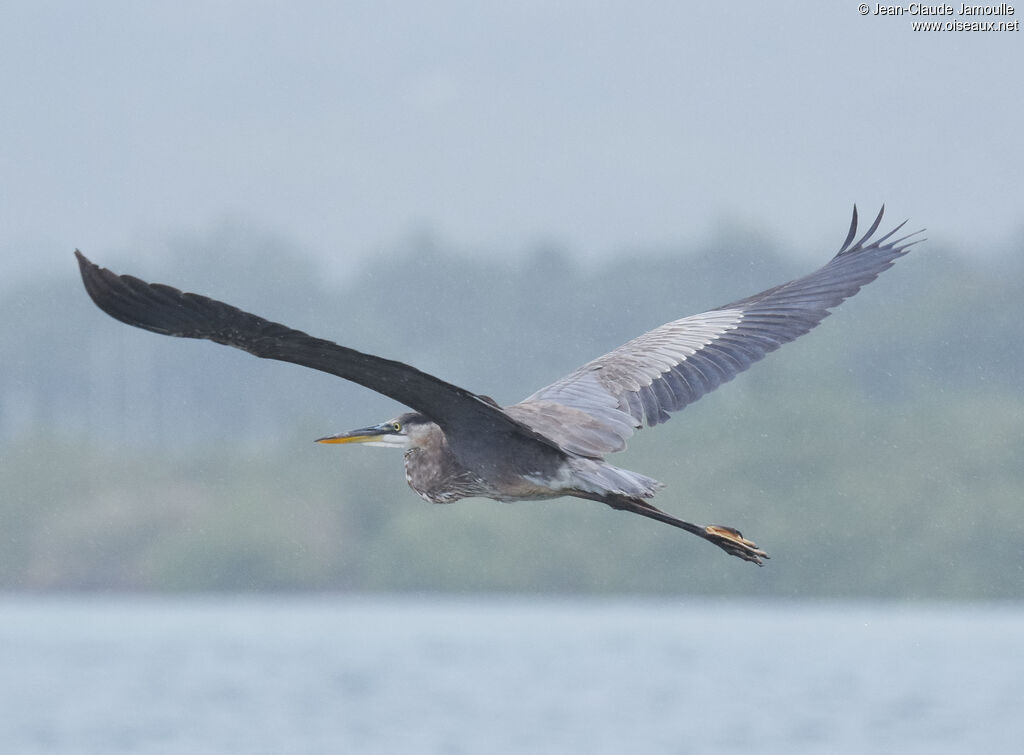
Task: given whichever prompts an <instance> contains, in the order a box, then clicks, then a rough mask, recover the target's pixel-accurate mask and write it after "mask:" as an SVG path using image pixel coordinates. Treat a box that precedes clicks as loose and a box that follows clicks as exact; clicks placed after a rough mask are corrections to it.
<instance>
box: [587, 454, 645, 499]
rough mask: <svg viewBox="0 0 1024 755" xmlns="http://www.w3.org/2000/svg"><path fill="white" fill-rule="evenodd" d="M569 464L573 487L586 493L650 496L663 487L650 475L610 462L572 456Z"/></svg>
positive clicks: (631, 496)
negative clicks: (615, 465) (613, 464)
mask: <svg viewBox="0 0 1024 755" xmlns="http://www.w3.org/2000/svg"><path fill="white" fill-rule="evenodd" d="M570 465H571V467H572V472H573V478H574V487H575V488H577V489H578V490H582V491H586V492H588V493H595V494H597V495H608V494H613V495H621V496H627V497H629V498H651V497H652V496H653V495H654V494H655V493H657V492H658V490H659V489H661V488H663V487H665V486H664V484H662V483H660V482H658V481H657V480H655V479H653V478H651V477H647V476H646V475H642V474H640V473H638V472H631V471H630V470H628V469H621V468H620V467H613V466H612V465H611V464H606V463H605V462H603V461H599V460H597V459H588V458H583V457H579V458H574V459H572V461H571V462H570Z"/></svg>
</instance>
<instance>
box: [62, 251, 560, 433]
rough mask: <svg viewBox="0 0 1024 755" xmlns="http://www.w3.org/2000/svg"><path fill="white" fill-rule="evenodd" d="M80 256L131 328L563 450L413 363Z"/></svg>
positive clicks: (460, 428)
mask: <svg viewBox="0 0 1024 755" xmlns="http://www.w3.org/2000/svg"><path fill="white" fill-rule="evenodd" d="M75 256H76V257H78V265H79V269H80V270H81V273H82V282H83V283H84V284H85V290H86V291H87V292H88V293H89V296H90V297H91V298H92V300H93V301H94V302H95V303H96V306H98V307H99V308H100V309H102V310H103V311H104V312H106V313H107V314H108V315H110V316H111V317H113V318H115V319H118V320H120V321H121V322H124V323H127V324H128V325H134V326H135V327H137V328H142V329H144V330H150V331H152V332H154V333H161V334H163V335H168V336H179V337H182V338H201V339H207V340H210V341H214V342H216V343H220V344H224V345H226V346H234V347H235V348H237V349H242V350H243V351H247V352H249V353H250V354H253V355H255V356H258V357H261V358H263V359H277V360H280V361H283V362H292V363H294V364H298V365H302V366H303V367H311V368H313V369H315V370H321V371H322V372H328V373H330V374H332V375H337V376H338V377H341V378H345V379H346V380H351V381H352V382H354V383H359V384H360V385H363V386H366V387H367V388H370V389H372V390H374V391H377V392H378V393H382V394H384V395H385V396H389V397H391V398H393V399H395V400H396V401H398V402H400V403H402V404H405V405H406V406H408V407H411V408H413V409H415V410H416V411H418V412H422V413H423V414H424V415H426V416H427V417H429V418H430V419H431V420H433V421H434V422H436V423H437V424H438V425H440V426H441V427H443V428H444V429H445V430H446V431H448V432H449V435H450V436H458V437H461V438H477V439H482V438H484V437H485V436H486V435H488V434H491V433H497V434H502V435H505V436H506V437H507V436H509V435H512V436H516V437H518V438H521V439H528V440H533V441H540V442H542V443H543V444H544V445H546V446H549V447H555V448H557V446H555V444H554V443H553V442H552V441H551V440H549V439H547V438H545V437H543V436H542V435H539V434H538V433H537V432H536V431H534V430H533V429H531V428H530V427H527V426H525V425H523V424H522V423H520V422H519V421H517V420H515V419H513V418H512V417H511V416H509V415H507V414H505V412H504V411H502V410H501V409H500V408H498V407H497V406H495V405H494V404H493V402H489V401H487V400H485V399H484V398H482V397H480V396H477V395H476V394H474V393H471V392H470V391H467V390H465V389H464V388H459V387H458V386H456V385H452V384H451V383H446V382H445V381H443V380H440V379H439V378H436V377H434V376H433V375H428V374H427V373H425V372H421V371H420V370H417V369H416V368H415V367H410V366H409V365H407V364H403V363H402V362H396V361H394V360H391V359H383V358H382V357H377V356H373V355H371V354H364V353H362V352H359V351H356V350H355V349H349V348H346V347H344V346H339V345H338V344H336V343H332V342H331V341H325V340H323V339H321V338H314V337H313V336H310V335H307V334H306V333H303V332H302V331H299V330H293V329H292V328H289V327H286V326H284V325H281V324H279V323H276V322H271V321H269V320H264V319H263V318H262V317H258V316H256V315H253V314H250V313H248V312H243V311H242V310H240V309H237V308H236V307H232V306H231V305H230V304H225V303H224V302H220V301H217V300H215V299H209V298H207V297H205V296H200V295H198V294H191V293H183V292H181V291H179V290H178V289H176V288H172V287H171V286H165V285H163V284H160V283H146V282H145V281H143V280H139V279H138V278H134V277H132V276H130V275H117V274H115V273H112V272H111V271H110V270H107V269H106V268H101V267H99V266H98V265H96V264H94V263H92V262H90V261H89V260H88V259H86V257H85V255H83V254H82V253H81V252H79V251H77V250H76V251H75Z"/></svg>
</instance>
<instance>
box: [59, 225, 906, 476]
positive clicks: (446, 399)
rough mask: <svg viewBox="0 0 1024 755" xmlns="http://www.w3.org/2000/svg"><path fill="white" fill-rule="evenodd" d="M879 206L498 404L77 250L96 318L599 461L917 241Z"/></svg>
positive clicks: (803, 325)
mask: <svg viewBox="0 0 1024 755" xmlns="http://www.w3.org/2000/svg"><path fill="white" fill-rule="evenodd" d="M884 209H885V208H884V207H883V208H882V211H880V212H879V213H878V217H876V218H875V221H874V223H872V224H871V227H870V228H869V229H868V231H867V233H865V234H864V235H863V236H862V237H861V238H860V239H859V240H857V241H856V242H854V241H853V240H854V238H855V237H856V235H857V209H856V207H855V208H854V210H853V220H852V222H851V223H850V230H849V233H848V234H847V236H846V240H845V241H844V242H843V245H842V248H841V249H840V250H839V253H838V254H837V255H836V256H835V257H833V258H832V260H831V261H830V262H829V263H828V264H826V265H825V266H824V267H822V268H821V269H820V270H818V271H817V272H814V273H811V274H810V275H808V276H805V277H803V278H798V279H797V280H793V281H790V282H789V283H785V284H783V285H781V286H776V287H775V288H770V289H768V290H767V291H762V292H761V293H759V294H756V295H755V296H751V297H748V298H746V299H740V300H739V301H735V302H733V303H731V304H726V305H725V306H723V307H719V308H717V309H713V310H710V311H708V312H704V313H702V314H698V315H692V316H691V317H685V318H683V319H681V320H676V321H674V322H670V323H666V324H665V325H662V326H661V327H658V328H655V329H654V330H652V331H650V332H648V333H645V334H644V335H642V336H639V337H638V338H634V339H633V340H632V341H629V342H628V343H626V344H624V345H623V346H620V347H619V348H617V349H615V350H614V351H611V352H609V353H608V354H605V355H604V356H602V357H599V358H597V359H595V360H593V361H592V362H589V363H587V364H585V365H583V366H582V367H580V368H579V369H577V370H576V371H575V372H572V373H570V374H569V375H567V376H565V377H564V378H562V379H561V380H558V381H556V382H555V383H552V384H551V385H549V386H547V387H545V388H542V389H541V390H539V391H537V392H536V393H534V394H533V395H532V396H530V397H529V398H527V399H525V400H524V401H522V402H520V403H519V404H516V405H514V406H510V407H506V408H505V409H500V408H498V407H497V406H495V405H494V404H493V402H488V401H487V400H485V399H483V398H482V397H480V396H477V395H476V394H473V393H470V392H469V391H467V390H465V389H463V388H459V387H458V386H455V385H452V384H450V383H446V382H444V381H443V380H440V379H438V378H436V377H433V376H432V375H428V374H426V373H425V372H421V371H420V370H417V369H416V368H414V367H410V366H409V365H407V364H403V363H402V362H396V361H393V360H390V359H383V358H381V357H377V356H372V355H370V354H364V353H362V352H359V351H355V350H354V349H349V348H346V347H344V346H339V345H338V344H336V343H332V342H330V341H325V340H323V339H320V338H314V337H312V336H310V335H307V334H306V333H303V332H301V331H298V330H293V329H291V328H288V327H286V326H284V325H280V324H278V323H275V322H270V321H269V320H264V319H263V318H261V317H257V316H256V315H253V314H250V313H248V312H243V311H242V310H240V309H236V308H235V307H232V306H230V305H228V304H224V303H223V302H219V301H216V300H215V299H209V298H207V297H205V296H199V295H198V294H190V293H182V292H181V291H179V290H178V289H176V288H172V287H170V286H165V285H162V284H159V283H146V282H145V281H142V280H139V279H138V278H134V277H132V276H129V275H121V276H119V275H116V274H114V273H112V272H110V271H109V270H106V269H104V268H100V267H98V266H97V265H94V264H93V263H92V262H90V261H89V260H87V259H86V258H85V257H84V256H83V255H82V254H81V253H79V252H77V251H76V252H75V254H76V255H77V257H78V262H79V266H80V269H81V272H82V280H83V282H84V283H85V288H86V290H87V291H88V292H89V296H91V297H92V299H93V301H94V302H95V303H96V304H97V306H99V307H100V309H102V310H103V311H104V312H106V313H107V314H109V315H111V316H112V317H115V318H116V319H118V320H121V321H122V322H125V323H127V324H129V325H134V326H136V327H139V328H144V329H146V330H151V331H153V332H155V333H162V334H165V335H171V336H180V337H184V338H203V339H208V340H211V341H215V342H217V343H221V344H225V345H227V346H234V347H235V348H239V349H242V350H244V351H247V352H249V353H250V354H254V355H255V356H258V357H262V358H264V359H277V360H281V361H285V362H293V363H295V364H299V365H302V366H304V367H311V368H313V369H316V370H321V371H323V372H328V373H330V374H332V375H337V376H338V377H341V378H345V379H346V380H351V381H353V382H355V383H359V384H360V385H363V386H366V387H367V388H370V389H372V390H375V391H377V392H379V393H382V394H384V395H386V396H390V397H391V398H393V399H395V400H396V401H399V402H400V403H402V404H405V405H406V406H409V407H412V408H413V409H416V410H417V411H420V412H422V413H423V414H425V415H426V416H427V417H429V418H430V419H432V420H434V421H435V422H437V423H438V424H439V425H441V426H442V427H443V428H445V429H446V430H447V431H450V432H449V435H450V437H451V438H452V442H458V439H459V438H460V437H461V438H463V439H464V438H467V437H468V438H473V437H479V436H480V435H481V434H487V433H501V434H503V435H505V436H506V437H509V436H510V435H511V436H512V437H516V438H519V439H522V440H527V441H540V442H542V443H544V444H545V445H547V446H549V447H554V448H559V449H562V450H565V451H569V452H572V453H576V454H581V455H584V456H591V457H602V456H604V455H605V454H608V453H611V452H613V451H621V450H622V449H623V448H625V445H626V439H627V438H628V437H629V436H630V435H632V434H633V431H634V430H636V429H638V428H640V427H641V426H642V425H643V423H644V422H646V423H647V424H648V425H657V424H659V423H661V422H665V421H667V420H668V419H669V413H670V412H674V411H678V410H680V409H682V408H683V407H685V406H686V405H687V404H691V403H693V402H694V401H696V400H697V399H699V398H700V397H701V396H703V395H704V394H705V393H708V392H710V391H713V390H714V389H715V388H717V387H718V386H719V385H721V384H722V383H724V382H726V381H728V380H731V379H732V378H733V377H735V376H736V375H737V374H738V373H740V372H742V371H743V370H745V369H747V368H748V367H749V366H750V365H751V364H753V363H754V362H756V361H757V360H759V359H761V358H762V357H763V356H764V355H765V354H767V353H769V352H771V351H774V350H775V349H777V348H778V347H779V346H781V345H782V344H784V343H787V342H788V341H792V340H793V339H795V338H797V337H799V336H801V335H803V334H804V333H806V332H808V331H809V330H810V329H811V328H813V327H814V326H815V325H817V324H818V323H819V322H821V320H822V319H824V318H825V317H826V316H827V315H828V314H829V312H828V310H829V309H830V308H832V307H835V306H836V305H838V304H839V303H840V302H842V301H843V300H844V299H846V298H848V297H850V296H853V295H854V294H855V293H857V291H859V290H860V288H861V287H862V286H864V285H865V284H867V283H869V282H871V281H872V280H874V279H875V278H876V277H877V276H878V274H879V273H881V272H882V271H883V270H885V269H887V268H888V267H890V266H891V265H892V263H893V260H895V259H896V258H897V257H900V256H901V255H903V254H906V252H907V250H908V249H909V247H910V246H911V245H912V244H914V243H916V241H908V239H909V238H910V236H913V235H915V234H911V235H910V236H905V237H903V238H900V239H896V240H894V241H889V239H891V238H892V237H893V236H894V235H895V234H896V232H897V231H898V230H899V229H900V228H901V227H902V226H903V224H902V223H901V224H900V225H899V226H897V227H896V228H894V229H893V230H892V231H890V232H889V233H887V234H885V235H884V236H882V237H881V238H879V239H876V240H875V241H869V240H870V238H871V236H873V235H874V233H875V231H877V230H878V226H879V224H880V223H881V222H882V213H883V212H884ZM460 430H462V431H463V432H462V433H459V432H458V431H460ZM451 431H455V432H454V433H453V432H451Z"/></svg>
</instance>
